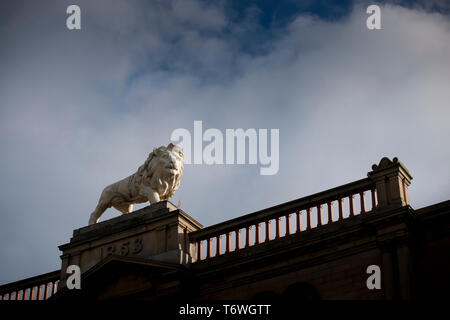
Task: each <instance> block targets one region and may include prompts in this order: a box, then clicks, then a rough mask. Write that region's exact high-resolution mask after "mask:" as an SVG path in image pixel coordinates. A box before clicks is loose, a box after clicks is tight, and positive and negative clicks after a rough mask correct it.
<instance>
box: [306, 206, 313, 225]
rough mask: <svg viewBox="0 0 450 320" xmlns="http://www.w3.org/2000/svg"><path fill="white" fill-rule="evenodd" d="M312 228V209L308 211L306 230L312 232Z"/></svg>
mask: <svg viewBox="0 0 450 320" xmlns="http://www.w3.org/2000/svg"><path fill="white" fill-rule="evenodd" d="M311 228H312V226H311V208H308V209H306V230H310V229H311Z"/></svg>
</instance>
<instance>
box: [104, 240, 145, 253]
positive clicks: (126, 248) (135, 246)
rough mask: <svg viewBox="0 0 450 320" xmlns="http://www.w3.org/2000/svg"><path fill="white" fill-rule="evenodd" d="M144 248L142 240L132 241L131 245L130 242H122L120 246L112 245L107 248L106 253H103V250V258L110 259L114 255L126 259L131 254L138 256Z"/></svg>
mask: <svg viewBox="0 0 450 320" xmlns="http://www.w3.org/2000/svg"><path fill="white" fill-rule="evenodd" d="M143 248H144V245H143V243H142V238H135V239H134V241H131V245H130V241H126V242H122V243H120V244H110V245H108V246H107V247H106V250H105V251H103V248H102V251H101V255H102V257H103V256H104V257H108V256H110V255H112V254H119V255H121V256H124V257H125V256H128V254H130V253H131V254H133V255H135V254H138V253H140V252H141V251H142V249H143ZM116 252H117V253H116Z"/></svg>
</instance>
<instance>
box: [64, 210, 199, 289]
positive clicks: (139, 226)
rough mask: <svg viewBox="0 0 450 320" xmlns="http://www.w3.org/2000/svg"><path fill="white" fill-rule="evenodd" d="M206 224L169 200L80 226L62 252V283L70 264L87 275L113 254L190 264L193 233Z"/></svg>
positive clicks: (193, 253) (193, 248) (192, 251)
mask: <svg viewBox="0 0 450 320" xmlns="http://www.w3.org/2000/svg"><path fill="white" fill-rule="evenodd" d="M201 228H202V225H201V224H200V223H199V222H197V221H196V220H195V219H193V218H192V217H190V216H189V215H188V214H186V213H185V212H183V211H182V210H181V209H178V208H177V207H175V206H174V205H173V204H172V203H170V202H169V201H161V202H158V203H156V204H153V205H150V206H148V207H145V208H143V209H140V210H137V211H134V212H132V213H129V214H126V215H122V216H120V217H117V218H113V219H109V220H107V221H104V222H100V223H97V224H94V225H90V226H87V227H84V228H80V229H76V230H74V232H73V237H72V238H71V239H70V242H69V243H67V244H64V245H61V246H59V249H60V250H61V251H62V255H61V260H62V265H61V282H60V283H61V284H64V283H65V279H67V276H68V275H67V274H66V269H67V266H69V265H78V266H79V267H80V269H81V273H82V274H83V273H84V272H85V271H87V270H89V269H90V268H92V267H94V266H95V265H96V264H98V263H99V262H100V261H102V260H103V259H105V258H106V257H108V256H110V255H119V256H124V257H125V256H126V257H134V258H148V259H152V260H159V261H163V262H171V263H179V264H189V263H191V262H192V257H194V259H195V257H196V252H195V246H191V245H190V243H189V233H190V232H192V231H196V230H198V229H201Z"/></svg>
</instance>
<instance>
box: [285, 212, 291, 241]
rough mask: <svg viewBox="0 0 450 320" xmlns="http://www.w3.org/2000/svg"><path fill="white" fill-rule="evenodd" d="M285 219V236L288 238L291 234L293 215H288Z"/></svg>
mask: <svg viewBox="0 0 450 320" xmlns="http://www.w3.org/2000/svg"><path fill="white" fill-rule="evenodd" d="M285 218H286V234H285V236H288V235H290V234H291V215H290V214H287V215H286V217H285Z"/></svg>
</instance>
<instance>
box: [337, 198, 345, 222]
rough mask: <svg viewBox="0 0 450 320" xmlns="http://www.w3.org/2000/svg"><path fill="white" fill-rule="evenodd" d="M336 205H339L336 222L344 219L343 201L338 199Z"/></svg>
mask: <svg viewBox="0 0 450 320" xmlns="http://www.w3.org/2000/svg"><path fill="white" fill-rule="evenodd" d="M338 205H339V219H338V220H342V219H344V199H342V198H339V199H338Z"/></svg>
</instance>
